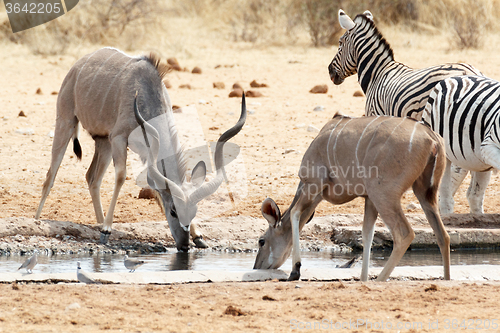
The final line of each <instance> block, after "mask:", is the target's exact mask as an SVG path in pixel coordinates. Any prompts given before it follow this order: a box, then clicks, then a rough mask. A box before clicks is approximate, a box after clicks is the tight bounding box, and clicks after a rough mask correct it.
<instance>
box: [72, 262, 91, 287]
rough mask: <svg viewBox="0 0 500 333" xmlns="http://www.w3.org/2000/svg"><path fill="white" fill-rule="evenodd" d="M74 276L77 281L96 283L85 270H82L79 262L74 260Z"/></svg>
mask: <svg viewBox="0 0 500 333" xmlns="http://www.w3.org/2000/svg"><path fill="white" fill-rule="evenodd" d="M76 267H77V268H76V278H77V279H78V281H80V282H83V283H87V284H89V283H96V282H95V280H94V279H93V278H92V277H90V276H89V275H88V274H87V273H86V272H84V271H83V269H82V267H81V266H80V262H79V261H77V262H76Z"/></svg>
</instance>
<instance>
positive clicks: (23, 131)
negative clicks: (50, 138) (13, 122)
mask: <svg viewBox="0 0 500 333" xmlns="http://www.w3.org/2000/svg"><path fill="white" fill-rule="evenodd" d="M16 133H18V134H22V135H33V134H35V131H34V130H33V129H32V128H20V129H18V130H16Z"/></svg>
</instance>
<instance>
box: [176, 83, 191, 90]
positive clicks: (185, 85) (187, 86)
mask: <svg viewBox="0 0 500 333" xmlns="http://www.w3.org/2000/svg"><path fill="white" fill-rule="evenodd" d="M179 88H181V89H191V85H190V84H189V83H187V84H181V85H180V86H179Z"/></svg>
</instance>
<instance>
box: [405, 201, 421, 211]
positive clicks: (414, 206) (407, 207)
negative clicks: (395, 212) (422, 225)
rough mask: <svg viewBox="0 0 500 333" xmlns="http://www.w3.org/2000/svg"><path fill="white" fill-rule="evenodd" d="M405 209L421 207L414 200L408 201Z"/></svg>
mask: <svg viewBox="0 0 500 333" xmlns="http://www.w3.org/2000/svg"><path fill="white" fill-rule="evenodd" d="M406 209H407V210H417V209H422V207H421V206H420V205H419V204H417V203H414V202H410V203H409V204H408V205H406Z"/></svg>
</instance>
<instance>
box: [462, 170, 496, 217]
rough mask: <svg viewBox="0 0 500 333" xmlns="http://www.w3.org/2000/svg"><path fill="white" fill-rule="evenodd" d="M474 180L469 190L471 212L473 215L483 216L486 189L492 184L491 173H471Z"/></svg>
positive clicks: (468, 198) (468, 197)
mask: <svg viewBox="0 0 500 333" xmlns="http://www.w3.org/2000/svg"><path fill="white" fill-rule="evenodd" d="M471 174H472V179H471V181H470V185H469V189H468V190H467V200H468V201H469V207H470V212H471V213H472V214H483V213H484V210H483V201H484V194H485V193H486V187H487V186H488V183H489V182H490V178H491V171H484V172H475V171H474V172H471Z"/></svg>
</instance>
